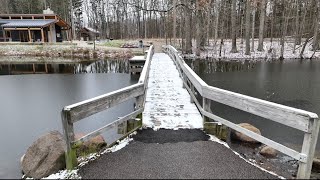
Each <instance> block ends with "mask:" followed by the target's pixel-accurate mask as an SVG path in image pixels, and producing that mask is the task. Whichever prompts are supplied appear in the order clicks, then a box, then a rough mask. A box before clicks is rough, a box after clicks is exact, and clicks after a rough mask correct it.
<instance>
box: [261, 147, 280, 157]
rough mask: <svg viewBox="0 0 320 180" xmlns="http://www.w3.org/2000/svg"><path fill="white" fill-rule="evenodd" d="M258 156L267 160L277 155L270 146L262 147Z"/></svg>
mask: <svg viewBox="0 0 320 180" xmlns="http://www.w3.org/2000/svg"><path fill="white" fill-rule="evenodd" d="M260 154H261V155H263V156H264V157H267V158H274V157H276V156H277V155H278V152H277V150H275V149H273V148H272V147H270V146H263V147H262V149H261V150H260Z"/></svg>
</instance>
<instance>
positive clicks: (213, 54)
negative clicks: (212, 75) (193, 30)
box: [186, 39, 320, 61]
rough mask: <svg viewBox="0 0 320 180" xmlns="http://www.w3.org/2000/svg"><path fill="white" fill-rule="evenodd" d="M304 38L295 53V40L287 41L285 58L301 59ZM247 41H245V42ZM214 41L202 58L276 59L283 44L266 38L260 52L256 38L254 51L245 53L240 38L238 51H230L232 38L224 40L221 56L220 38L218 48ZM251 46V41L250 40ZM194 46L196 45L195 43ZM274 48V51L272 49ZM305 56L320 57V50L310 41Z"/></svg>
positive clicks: (191, 56) (202, 54)
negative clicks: (313, 47) (314, 49)
mask: <svg viewBox="0 0 320 180" xmlns="http://www.w3.org/2000/svg"><path fill="white" fill-rule="evenodd" d="M304 41H305V40H304V39H303V40H302V45H299V46H296V50H295V53H293V46H294V41H293V40H290V41H289V40H288V41H286V43H285V48H284V59H300V52H301V50H302V46H303V43H304ZM244 43H245V42H244ZM213 44H214V43H213V42H210V47H206V50H205V51H202V52H201V55H200V57H201V58H206V57H210V58H225V59H229V60H248V59H254V60H267V61H270V60H276V59H279V58H280V54H281V45H280V41H279V40H278V39H275V40H274V42H273V43H271V42H270V40H268V39H266V40H265V41H264V48H263V49H264V51H263V52H259V51H257V48H258V40H257V39H256V40H255V47H254V52H251V54H250V55H245V48H246V46H245V44H241V43H240V40H238V41H237V50H238V52H237V53H230V51H231V48H232V44H231V40H226V41H224V44H223V46H222V50H221V56H219V51H220V40H219V41H217V45H216V48H214V45H213ZM250 46H251V42H250ZM194 47H196V46H195V45H194ZM270 49H272V51H270ZM193 52H195V49H193ZM186 57H190V58H193V57H196V55H195V53H194V54H191V55H186ZM303 57H304V58H305V59H309V58H311V57H313V58H315V59H319V58H320V51H316V52H315V53H314V51H312V43H308V44H307V46H306V49H305V51H304V54H303Z"/></svg>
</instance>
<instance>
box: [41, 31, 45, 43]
mask: <svg viewBox="0 0 320 180" xmlns="http://www.w3.org/2000/svg"><path fill="white" fill-rule="evenodd" d="M41 38H42V39H41V40H42V42H44V32H43V28H41Z"/></svg>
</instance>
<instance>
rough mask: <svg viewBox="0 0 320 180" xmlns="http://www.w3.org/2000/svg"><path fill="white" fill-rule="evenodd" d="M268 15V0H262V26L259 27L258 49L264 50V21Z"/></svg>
mask: <svg viewBox="0 0 320 180" xmlns="http://www.w3.org/2000/svg"><path fill="white" fill-rule="evenodd" d="M265 16H266V1H265V0H262V1H261V13H260V27H259V45H258V51H264V49H263V34H264V21H265Z"/></svg>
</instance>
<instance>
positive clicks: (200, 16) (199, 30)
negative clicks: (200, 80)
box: [196, 1, 204, 56]
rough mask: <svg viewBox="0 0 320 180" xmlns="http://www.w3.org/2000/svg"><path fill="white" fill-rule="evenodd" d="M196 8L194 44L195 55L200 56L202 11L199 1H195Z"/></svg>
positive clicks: (201, 46) (201, 47)
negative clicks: (195, 47) (195, 44)
mask: <svg viewBox="0 0 320 180" xmlns="http://www.w3.org/2000/svg"><path fill="white" fill-rule="evenodd" d="M196 7H197V35H196V43H197V49H196V55H197V56H200V52H201V49H203V47H204V44H203V34H204V32H203V25H204V23H203V21H204V19H203V11H202V9H201V7H200V4H199V1H197V4H196Z"/></svg>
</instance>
